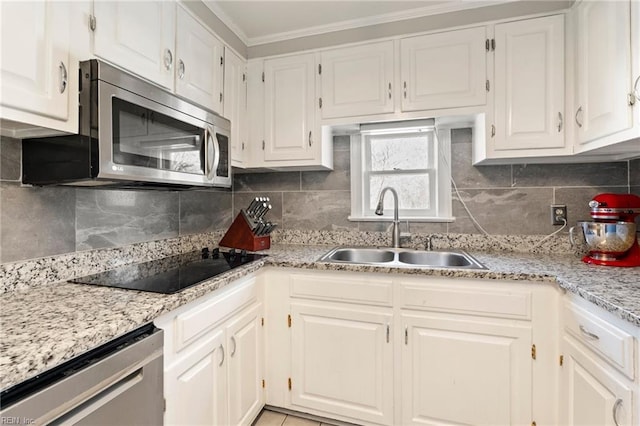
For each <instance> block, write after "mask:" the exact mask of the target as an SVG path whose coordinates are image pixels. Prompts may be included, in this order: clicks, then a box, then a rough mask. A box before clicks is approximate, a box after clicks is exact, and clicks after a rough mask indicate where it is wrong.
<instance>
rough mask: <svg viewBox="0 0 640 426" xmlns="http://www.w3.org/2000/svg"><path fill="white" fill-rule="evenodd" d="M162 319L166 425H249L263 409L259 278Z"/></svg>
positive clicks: (235, 284)
mask: <svg viewBox="0 0 640 426" xmlns="http://www.w3.org/2000/svg"><path fill="white" fill-rule="evenodd" d="M227 287H228V288H225V289H223V290H222V291H221V292H220V293H217V292H216V293H213V294H211V295H208V296H204V297H202V298H201V299H198V300H195V301H194V302H191V303H189V304H187V305H185V306H183V307H181V308H179V309H177V310H176V311H173V312H170V313H168V314H165V315H164V316H162V317H160V318H158V319H157V320H156V321H155V323H156V325H157V326H158V327H159V328H162V329H163V330H164V332H165V342H164V345H165V350H164V352H165V355H164V364H165V368H164V374H165V376H164V389H165V400H166V411H165V418H164V423H165V424H166V425H250V424H251V423H252V422H253V420H255V418H256V417H257V416H258V414H259V413H260V410H261V409H262V407H263V406H264V392H263V387H262V386H263V385H262V382H263V350H262V348H263V343H262V325H261V323H262V303H261V301H260V299H261V298H260V297H259V289H258V282H257V279H256V278H255V277H250V278H248V279H242V280H239V281H238V282H237V283H234V284H230V285H228V286H227Z"/></svg>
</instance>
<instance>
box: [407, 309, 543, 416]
mask: <svg viewBox="0 0 640 426" xmlns="http://www.w3.org/2000/svg"><path fill="white" fill-rule="evenodd" d="M401 323H402V324H403V326H404V336H403V346H402V375H401V382H402V424H403V425H437V424H443V423H445V424H469V425H471V424H476V425H479V424H482V425H520V424H530V423H531V419H532V413H531V400H532V383H531V371H532V362H533V360H532V359H531V356H529V352H530V348H531V327H530V325H528V324H518V323H516V324H514V323H513V322H511V321H509V322H504V323H496V322H495V321H493V322H492V321H485V320H482V319H479V318H478V317H473V316H468V317H463V316H451V315H446V314H436V313H411V314H409V313H405V314H403V315H402V318H401Z"/></svg>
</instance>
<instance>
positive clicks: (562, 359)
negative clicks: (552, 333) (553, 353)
mask: <svg viewBox="0 0 640 426" xmlns="http://www.w3.org/2000/svg"><path fill="white" fill-rule="evenodd" d="M563 364H564V355H560V367H562V365H563Z"/></svg>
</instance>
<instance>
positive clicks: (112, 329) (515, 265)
mask: <svg viewBox="0 0 640 426" xmlns="http://www.w3.org/2000/svg"><path fill="white" fill-rule="evenodd" d="M329 249H330V247H329V246H326V245H325V246H301V245H295V246H287V245H275V246H274V247H272V248H271V249H270V250H268V251H266V253H267V254H269V255H270V256H269V257H267V258H264V259H261V260H258V261H256V262H254V263H251V264H248V265H245V266H242V267H240V268H237V269H234V270H232V271H229V272H227V273H225V274H222V275H220V276H218V277H216V278H214V279H211V280H208V281H206V282H205V283H203V284H200V285H197V286H194V287H191V288H188V289H186V290H183V291H181V292H179V293H176V294H172V295H163V294H156V293H144V292H138V291H132V290H122V289H115V288H107V287H97V286H88V285H79V284H71V283H67V282H59V283H56V284H51V285H41V286H36V287H30V288H27V289H24V290H16V291H12V292H8V293H5V294H3V295H1V296H0V306H1V307H2V309H1V312H0V326H1V327H0V371H1V372H2V373H1V374H2V376H1V377H0V389H6V388H8V387H11V386H13V385H15V384H17V383H19V382H21V381H24V380H26V379H29V378H31V377H34V376H36V375H37V374H40V373H42V372H44V371H45V370H48V369H50V368H52V367H55V366H56V365H59V364H60V363H62V362H64V361H66V360H68V359H71V358H73V357H74V356H77V355H80V354H82V353H84V352H86V351H87V350H90V349H92V348H94V347H96V346H99V345H100V344H102V343H105V342H107V341H109V340H111V339H113V338H114V337H117V336H120V335H122V334H125V333H127V332H129V331H131V330H133V329H135V328H137V327H139V326H141V325H144V324H146V323H148V322H151V321H153V320H154V319H155V318H157V317H158V316H160V315H162V314H164V313H167V312H169V311H171V310H173V309H175V308H177V307H179V306H181V305H184V304H186V303H188V302H190V301H192V300H195V299H197V298H199V297H201V296H203V295H205V294H207V293H210V292H212V291H215V290H217V289H219V288H222V287H224V286H226V285H227V284H229V283H231V282H233V281H235V280H237V279H239V278H241V277H243V276H245V275H248V274H250V273H253V272H256V271H258V270H260V269H261V268H262V267H264V266H273V267H293V268H303V269H317V270H343V271H356V272H358V271H360V272H377V273H405V274H413V275H423V276H440V277H467V278H482V279H493V280H526V281H529V282H531V281H539V282H551V283H554V282H555V283H557V284H558V285H559V286H560V287H562V288H564V289H566V290H568V291H570V292H573V293H576V294H578V295H580V296H581V297H583V298H585V299H587V300H589V301H591V302H592V303H594V304H596V305H598V306H600V307H602V308H604V309H606V310H607V311H610V312H612V313H613V314H614V315H616V316H618V317H620V318H622V319H624V320H626V321H628V322H630V323H632V324H634V325H636V326H638V327H640V268H607V267H598V266H590V265H586V264H584V263H582V262H581V261H580V260H579V259H578V258H576V257H574V256H549V255H539V254H535V255H534V254H510V253H508V254H507V253H493V254H490V253H480V252H470V253H471V254H472V255H473V256H474V257H476V259H478V260H479V261H481V262H482V263H484V264H485V265H486V266H487V268H488V269H487V270H462V269H424V268H390V267H377V266H364V265H343V264H333V263H325V262H318V261H317V260H318V259H319V258H320V257H321V256H322V255H323V254H324V253H326V252H327V251H328V250H329Z"/></svg>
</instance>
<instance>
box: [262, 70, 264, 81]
mask: <svg viewBox="0 0 640 426" xmlns="http://www.w3.org/2000/svg"><path fill="white" fill-rule="evenodd" d="M262 82H263V83H264V71H262Z"/></svg>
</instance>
